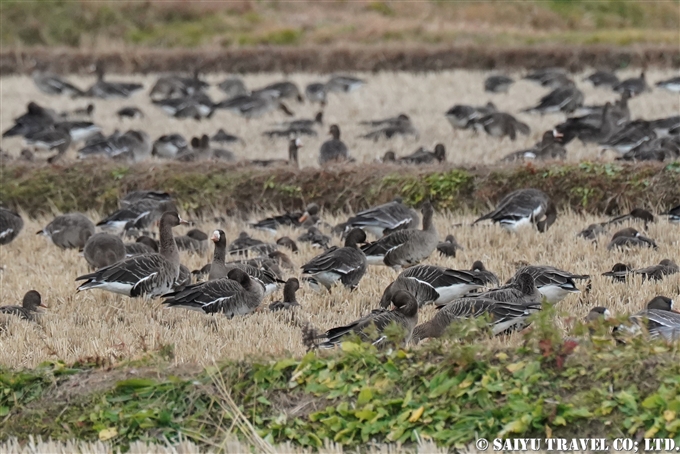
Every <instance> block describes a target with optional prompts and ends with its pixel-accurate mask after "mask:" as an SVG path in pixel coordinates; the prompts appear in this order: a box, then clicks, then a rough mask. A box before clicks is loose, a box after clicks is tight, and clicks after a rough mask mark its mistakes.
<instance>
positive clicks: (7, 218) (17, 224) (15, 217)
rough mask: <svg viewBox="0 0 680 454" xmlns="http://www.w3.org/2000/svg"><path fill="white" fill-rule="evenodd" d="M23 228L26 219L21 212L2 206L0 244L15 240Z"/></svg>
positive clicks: (0, 212) (0, 209)
mask: <svg viewBox="0 0 680 454" xmlns="http://www.w3.org/2000/svg"><path fill="white" fill-rule="evenodd" d="M23 228H24V220H23V219H22V218H21V216H20V215H19V213H16V212H14V211H11V210H8V209H7V208H3V207H0V245H5V244H9V243H11V242H12V241H14V239H15V238H16V237H17V236H19V233H20V232H21V229H23Z"/></svg>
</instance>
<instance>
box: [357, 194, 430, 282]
mask: <svg viewBox="0 0 680 454" xmlns="http://www.w3.org/2000/svg"><path fill="white" fill-rule="evenodd" d="M421 212H422V215H423V228H422V230H411V229H407V230H397V231H396V232H392V233H390V234H388V235H386V236H384V237H382V238H380V239H378V240H377V241H374V242H373V243H369V244H367V245H365V246H363V247H362V248H361V250H362V251H363V253H364V254H365V255H366V260H367V262H368V263H369V264H371V265H387V266H390V267H392V268H394V269H397V270H399V269H401V268H402V267H404V268H405V267H409V266H413V265H416V264H418V263H419V262H421V261H422V260H425V259H426V258H428V257H429V256H430V255H431V254H432V252H434V250H435V249H436V248H437V244H439V238H438V235H437V229H436V228H435V226H434V222H433V220H432V216H433V214H434V210H433V208H432V204H431V203H430V202H429V201H425V203H424V204H423V206H422V208H421Z"/></svg>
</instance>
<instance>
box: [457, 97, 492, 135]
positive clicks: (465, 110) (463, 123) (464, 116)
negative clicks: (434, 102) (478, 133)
mask: <svg viewBox="0 0 680 454" xmlns="http://www.w3.org/2000/svg"><path fill="white" fill-rule="evenodd" d="M496 111H497V110H496V106H495V105H494V104H493V103H491V102H489V103H487V104H486V105H485V106H476V107H475V106H468V105H465V104H456V105H455V106H453V107H451V108H450V109H449V110H447V111H446V114H445V115H446V119H447V120H448V121H449V123H451V126H453V127H454V128H455V129H467V128H470V127H471V126H472V125H473V124H474V121H475V120H477V119H479V118H481V117H484V116H486V115H489V114H491V113H493V112H496Z"/></svg>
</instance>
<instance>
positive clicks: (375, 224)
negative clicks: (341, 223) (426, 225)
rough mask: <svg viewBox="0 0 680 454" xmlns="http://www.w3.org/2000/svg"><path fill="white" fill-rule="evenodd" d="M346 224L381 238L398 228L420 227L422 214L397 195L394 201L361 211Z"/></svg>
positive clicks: (347, 226)
mask: <svg viewBox="0 0 680 454" xmlns="http://www.w3.org/2000/svg"><path fill="white" fill-rule="evenodd" d="M345 224H346V226H345V229H352V228H360V229H363V230H365V231H366V232H368V233H371V234H373V235H375V236H376V237H378V238H380V237H382V236H384V235H388V234H390V233H392V232H396V231H398V230H404V229H416V228H418V226H419V225H420V216H418V212H417V211H416V210H414V209H412V208H409V207H407V206H406V205H404V204H403V203H402V199H401V197H397V198H396V199H394V200H393V201H392V202H388V203H385V204H383V205H378V206H376V207H373V208H369V209H367V210H364V211H360V212H359V213H357V214H356V215H354V216H352V217H351V218H349V219H348V220H347V222H346V223H345Z"/></svg>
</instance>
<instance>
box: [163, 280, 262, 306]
mask: <svg viewBox="0 0 680 454" xmlns="http://www.w3.org/2000/svg"><path fill="white" fill-rule="evenodd" d="M263 297H264V287H263V286H262V284H260V283H259V282H257V281H255V280H254V279H251V278H250V276H248V274H246V273H245V272H243V271H241V270H240V269H238V268H235V269H233V270H231V271H229V274H228V275H227V277H223V278H221V279H216V280H214V281H208V282H203V283H200V284H194V285H189V286H187V287H185V288H184V289H183V290H181V291H179V292H174V293H170V294H168V295H165V299H164V300H163V304H165V305H167V307H183V308H185V309H190V310H195V311H203V312H205V313H206V314H216V313H222V314H224V315H225V316H227V317H229V318H232V317H234V316H235V315H246V314H249V313H251V312H253V311H254V310H255V309H257V307H258V306H259V305H260V303H261V302H262V298H263Z"/></svg>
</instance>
